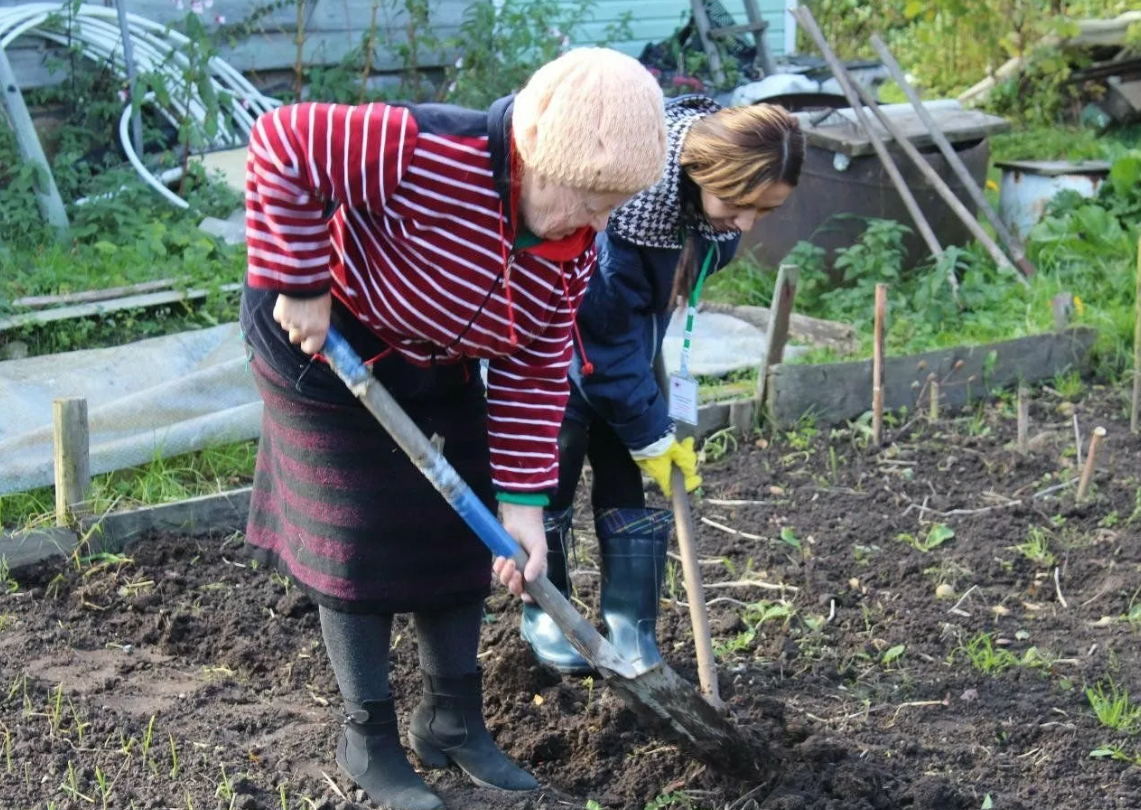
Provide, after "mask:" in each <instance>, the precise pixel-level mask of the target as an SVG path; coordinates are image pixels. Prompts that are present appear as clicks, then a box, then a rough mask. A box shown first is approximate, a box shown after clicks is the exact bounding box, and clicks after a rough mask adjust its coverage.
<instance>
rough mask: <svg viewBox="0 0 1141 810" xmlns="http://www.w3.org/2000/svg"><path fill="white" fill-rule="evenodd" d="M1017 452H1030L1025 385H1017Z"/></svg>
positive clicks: (1027, 399)
mask: <svg viewBox="0 0 1141 810" xmlns="http://www.w3.org/2000/svg"><path fill="white" fill-rule="evenodd" d="M1018 452H1019V453H1022V454H1023V455H1026V454H1027V453H1028V452H1030V392H1029V391H1028V390H1027V389H1026V386H1025V385H1020V386H1018Z"/></svg>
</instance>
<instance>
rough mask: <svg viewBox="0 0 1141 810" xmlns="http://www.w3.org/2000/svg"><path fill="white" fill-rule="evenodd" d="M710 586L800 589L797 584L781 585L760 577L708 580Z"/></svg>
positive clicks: (707, 586) (707, 587)
mask: <svg viewBox="0 0 1141 810" xmlns="http://www.w3.org/2000/svg"><path fill="white" fill-rule="evenodd" d="M710 588H760V589H761V590H762V591H792V592H793V593H796V592H797V591H799V590H800V588H798V587H797V586H796V585H781V584H774V583H772V582H764V581H762V580H759V579H735V580H733V581H731V582H706V583H705V589H706V590H709V589H710Z"/></svg>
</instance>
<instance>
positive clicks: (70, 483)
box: [52, 398, 91, 526]
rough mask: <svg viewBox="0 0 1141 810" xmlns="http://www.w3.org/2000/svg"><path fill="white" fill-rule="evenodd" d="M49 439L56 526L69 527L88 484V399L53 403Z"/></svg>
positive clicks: (89, 474) (89, 470) (89, 465)
mask: <svg viewBox="0 0 1141 810" xmlns="http://www.w3.org/2000/svg"><path fill="white" fill-rule="evenodd" d="M52 438H53V442H54V461H55V523H56V525H57V526H70V525H71V523H72V520H73V517H72V513H73V512H74V511H75V508H76V507H77V506H78V505H79V504H81V503H83V501H84V500H85V499H86V498H87V487H88V486H89V485H90V483H91V463H90V446H89V442H88V427H87V400H86V399H82V398H75V399H57V400H54V401H53V402H52Z"/></svg>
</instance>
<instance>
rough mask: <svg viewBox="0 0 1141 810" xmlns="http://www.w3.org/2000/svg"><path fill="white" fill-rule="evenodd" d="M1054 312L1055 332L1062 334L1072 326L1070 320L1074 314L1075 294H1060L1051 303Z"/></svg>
mask: <svg viewBox="0 0 1141 810" xmlns="http://www.w3.org/2000/svg"><path fill="white" fill-rule="evenodd" d="M1051 307H1052V308H1053V310H1054V331H1055V332H1061V331H1062V330H1064V329H1065V328H1066V327H1067V326H1069V325H1070V318H1071V317H1072V316H1073V314H1074V294H1073V293H1068V292H1064V293H1058V294H1057V295H1055V296H1054V299H1053V300H1052V301H1051Z"/></svg>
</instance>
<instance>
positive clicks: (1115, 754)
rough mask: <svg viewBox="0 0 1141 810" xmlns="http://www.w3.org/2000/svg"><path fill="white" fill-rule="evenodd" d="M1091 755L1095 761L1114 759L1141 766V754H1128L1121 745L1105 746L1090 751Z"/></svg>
mask: <svg viewBox="0 0 1141 810" xmlns="http://www.w3.org/2000/svg"><path fill="white" fill-rule="evenodd" d="M1089 755H1090V756H1091V757H1093V758H1094V759H1113V760H1117V761H1118V762H1128V763H1129V764H1130V765H1141V754H1130V753H1127V752H1126V751H1125V749H1124V748H1122V747H1121V746H1120V745H1103V746H1101V747H1100V748H1095V749H1094V750H1092V751H1090V752H1089Z"/></svg>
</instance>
